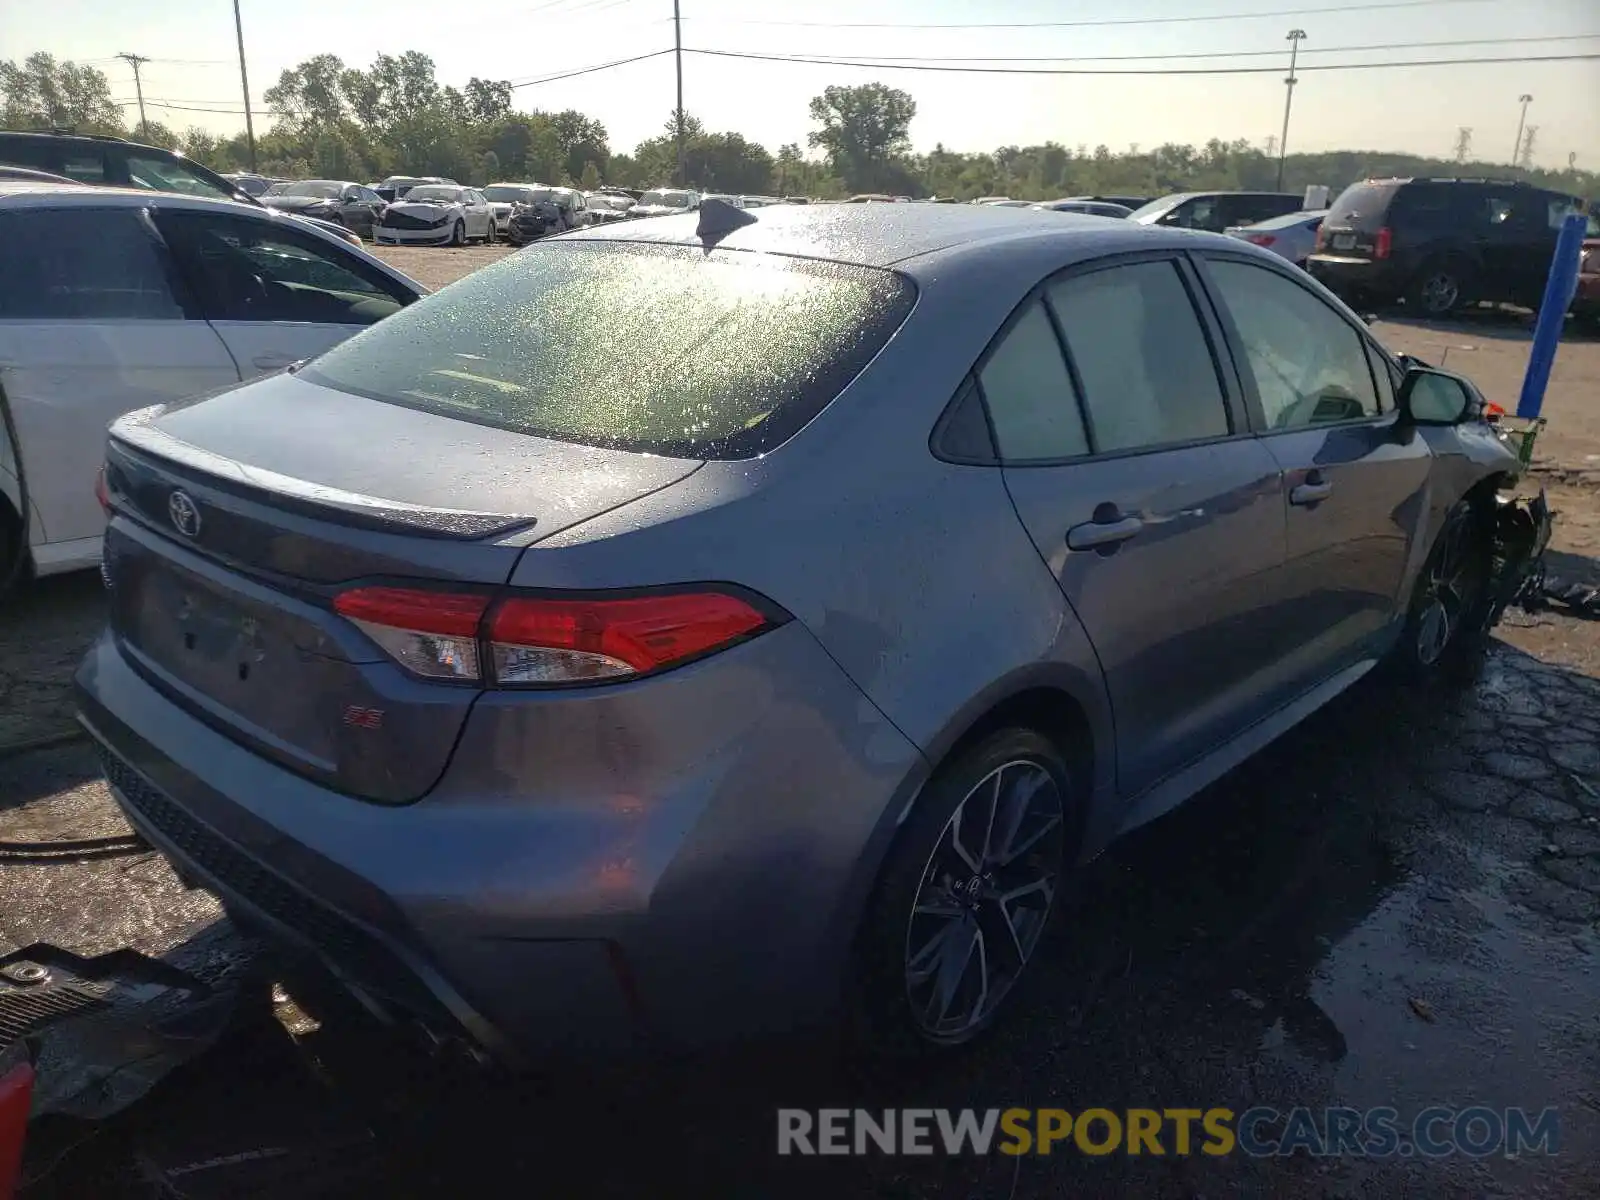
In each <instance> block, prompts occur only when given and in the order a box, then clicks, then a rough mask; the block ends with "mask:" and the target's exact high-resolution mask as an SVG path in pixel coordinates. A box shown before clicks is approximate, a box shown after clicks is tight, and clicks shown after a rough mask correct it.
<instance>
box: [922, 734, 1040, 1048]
mask: <svg viewBox="0 0 1600 1200" xmlns="http://www.w3.org/2000/svg"><path fill="white" fill-rule="evenodd" d="M1065 827H1066V820H1065V811H1064V807H1063V803H1062V795H1061V789H1060V787H1059V786H1058V784H1057V783H1056V780H1055V777H1054V776H1053V775H1051V773H1050V772H1049V771H1047V770H1046V769H1045V768H1044V767H1043V766H1041V765H1040V764H1039V763H1037V762H1034V761H1032V760H1028V759H1018V760H1014V761H1012V762H1008V763H1006V764H1004V765H1003V766H1000V767H997V768H995V770H993V771H991V772H990V773H989V774H988V775H985V776H984V777H983V779H982V780H980V781H979V782H978V784H977V786H975V787H974V788H973V789H972V790H971V791H970V792H968V793H967V795H966V796H965V797H964V798H963V799H962V801H961V803H960V804H958V805H957V806H956V810H955V812H953V813H952V814H951V815H950V819H949V821H947V822H946V823H945V827H944V830H943V832H942V833H941V834H940V835H939V840H938V842H937V843H936V844H935V845H934V849H933V853H932V854H931V855H929V857H928V862H927V865H926V866H925V867H924V868H923V871H922V878H921V882H920V883H919V884H918V887H917V893H916V897H915V899H914V900H913V901H912V907H911V918H910V921H909V922H908V924H907V928H906V945H905V983H906V994H907V998H908V1000H909V1001H910V1007H911V1012H912V1015H913V1017H914V1019H915V1020H916V1022H917V1025H918V1027H919V1028H920V1029H921V1030H922V1032H923V1034H924V1035H925V1036H927V1037H928V1038H930V1039H932V1040H934V1041H939V1042H946V1043H956V1042H961V1041H965V1040H966V1039H967V1038H969V1037H971V1036H972V1035H973V1034H975V1033H976V1032H977V1031H978V1030H979V1029H980V1028H982V1027H983V1025H984V1024H985V1023H986V1022H987V1021H988V1019H989V1018H990V1017H991V1016H992V1015H993V1014H994V1012H995V1010H996V1009H997V1008H998V1007H999V1005H1000V1003H1001V1001H1002V1000H1003V999H1004V998H1005V996H1006V993H1007V992H1009V991H1010V990H1011V988H1012V987H1013V986H1014V985H1015V983H1016V982H1017V979H1018V978H1019V977H1020V976H1021V974H1022V971H1023V968H1024V967H1026V966H1027V964H1028V961H1029V959H1030V958H1031V957H1032V956H1033V952H1034V950H1035V949H1036V948H1037V946H1038V943H1039V937H1040V935H1041V934H1042V933H1043V932H1044V927H1045V923H1046V921H1047V920H1048V918H1049V915H1050V908H1051V903H1052V901H1053V900H1054V899H1055V892H1056V886H1057V883H1058V880H1059V877H1060V874H1061V867H1062V855H1063V848H1064V846H1065V840H1064V835H1065Z"/></svg>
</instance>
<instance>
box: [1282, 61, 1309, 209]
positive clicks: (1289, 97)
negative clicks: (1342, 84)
mask: <svg viewBox="0 0 1600 1200" xmlns="http://www.w3.org/2000/svg"><path fill="white" fill-rule="evenodd" d="M1305 36H1306V31H1305V30H1304V29H1291V30H1289V77H1288V78H1287V79H1285V80H1284V81H1283V82H1284V86H1285V87H1286V88H1287V89H1288V91H1287V92H1286V93H1285V94H1284V97H1283V136H1282V137H1281V138H1279V139H1278V190H1279V191H1280V192H1281V191H1283V160H1284V159H1285V158H1286V157H1287V156H1288V154H1289V107H1290V105H1292V104H1293V103H1294V85H1295V84H1297V83H1299V82H1300V81H1299V80H1298V79H1296V78H1295V77H1294V67H1295V63H1297V62H1298V61H1299V59H1300V40H1301V39H1302V38H1304V37H1305Z"/></svg>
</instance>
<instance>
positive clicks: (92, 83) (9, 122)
mask: <svg viewBox="0 0 1600 1200" xmlns="http://www.w3.org/2000/svg"><path fill="white" fill-rule="evenodd" d="M0 125H3V126H4V127H6V128H9V129H57V128H60V129H74V130H76V131H77V132H79V133H116V134H120V133H122V132H123V129H124V126H123V121H122V110H121V109H119V108H118V107H117V106H116V105H115V104H113V103H112V102H111V84H110V83H109V82H108V81H107V79H106V74H105V72H104V71H101V70H99V69H97V68H95V67H87V66H80V65H79V64H77V63H74V62H58V61H57V60H56V57H55V55H53V54H46V53H44V52H43V51H40V52H39V53H37V54H30V55H28V57H27V58H25V59H23V60H22V62H21V63H20V64H19V63H15V62H11V61H9V60H6V61H0Z"/></svg>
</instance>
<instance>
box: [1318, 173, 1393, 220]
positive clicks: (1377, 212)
mask: <svg viewBox="0 0 1600 1200" xmlns="http://www.w3.org/2000/svg"><path fill="white" fill-rule="evenodd" d="M1399 190H1400V185H1399V184H1398V183H1352V184H1351V185H1350V186H1349V187H1347V188H1345V190H1344V191H1342V192H1340V193H1339V198H1338V199H1337V200H1335V201H1334V202H1333V204H1332V206H1330V207H1329V209H1328V216H1327V219H1326V222H1325V223H1326V224H1328V225H1330V226H1341V227H1343V228H1347V229H1365V230H1369V231H1370V230H1376V229H1378V228H1379V227H1380V226H1382V225H1383V222H1384V217H1385V214H1386V213H1387V212H1388V211H1389V201H1391V200H1393V199H1394V194H1395V192H1397V191H1399Z"/></svg>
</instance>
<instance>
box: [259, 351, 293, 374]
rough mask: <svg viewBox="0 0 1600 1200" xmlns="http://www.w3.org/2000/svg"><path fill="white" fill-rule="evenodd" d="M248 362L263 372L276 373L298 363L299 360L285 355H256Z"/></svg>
mask: <svg viewBox="0 0 1600 1200" xmlns="http://www.w3.org/2000/svg"><path fill="white" fill-rule="evenodd" d="M250 361H251V362H252V363H253V364H254V365H256V366H258V367H260V368H261V369H262V370H263V371H278V370H282V369H283V368H284V367H287V366H291V365H293V364H294V363H296V362H298V361H299V359H296V358H293V357H291V356H290V355H287V354H258V355H256V356H255V357H254V358H252V359H251V360H250Z"/></svg>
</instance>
